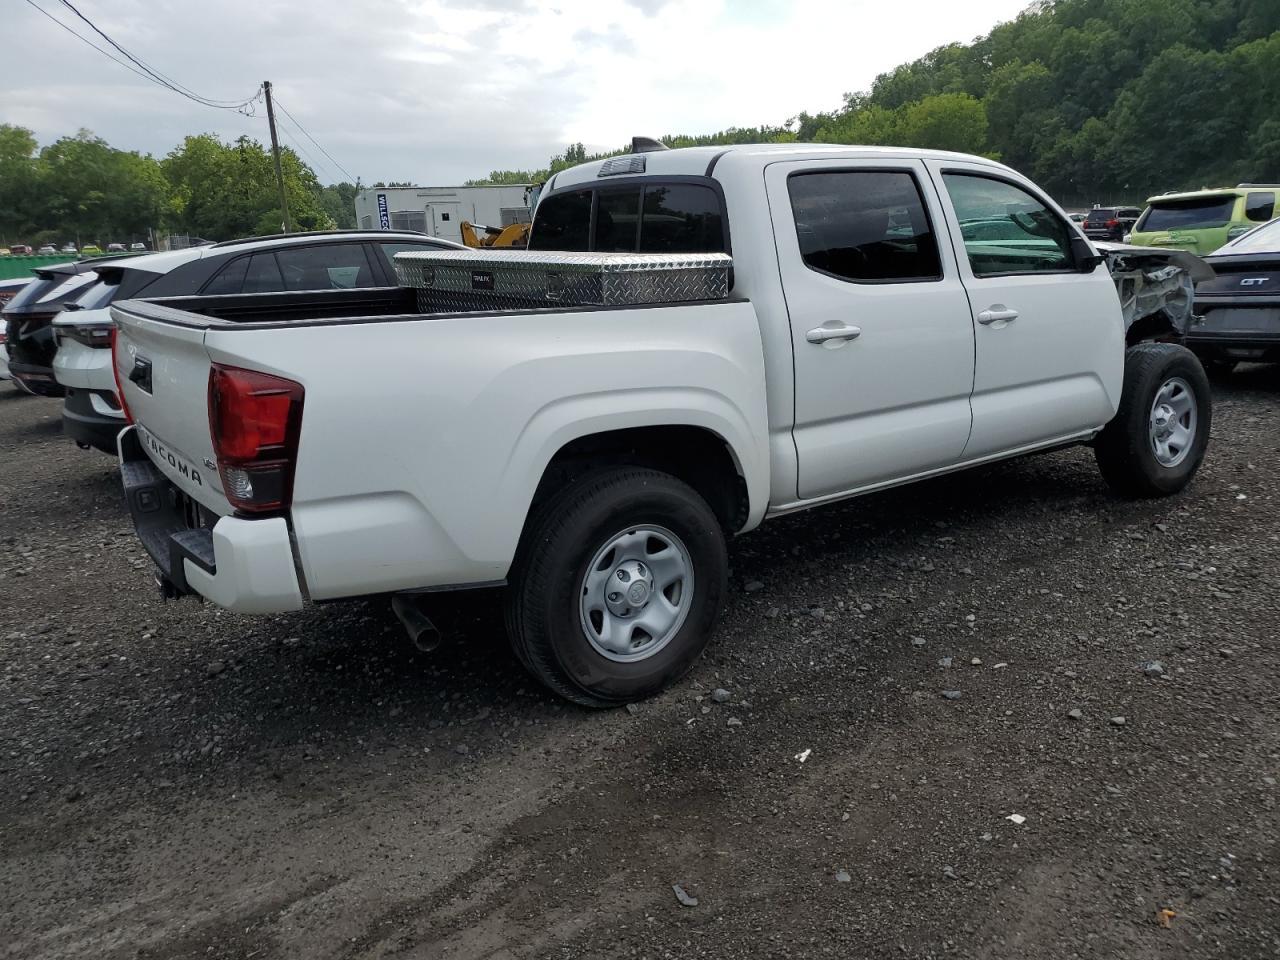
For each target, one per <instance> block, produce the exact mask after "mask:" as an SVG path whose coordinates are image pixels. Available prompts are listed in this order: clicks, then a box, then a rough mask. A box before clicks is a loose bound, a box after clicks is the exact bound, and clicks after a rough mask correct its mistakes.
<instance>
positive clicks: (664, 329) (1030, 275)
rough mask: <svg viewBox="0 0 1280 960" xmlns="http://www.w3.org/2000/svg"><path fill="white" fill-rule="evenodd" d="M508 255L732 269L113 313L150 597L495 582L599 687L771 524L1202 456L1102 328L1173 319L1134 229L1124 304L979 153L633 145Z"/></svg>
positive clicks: (1137, 473) (1168, 292) (681, 618)
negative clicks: (983, 479) (633, 285)
mask: <svg viewBox="0 0 1280 960" xmlns="http://www.w3.org/2000/svg"><path fill="white" fill-rule="evenodd" d="M530 247H531V249H532V250H534V251H560V250H563V251H570V252H571V253H569V254H566V255H565V259H566V263H567V262H568V261H569V260H574V261H575V262H578V263H580V262H584V261H585V262H588V263H590V262H591V259H592V257H596V258H598V259H600V260H602V261H607V260H608V259H609V256H610V255H611V254H619V253H621V254H626V255H630V256H631V257H632V258H633V260H634V259H636V258H637V257H638V258H639V262H640V263H641V264H642V265H643V263H645V262H647V261H645V260H644V257H645V256H646V255H652V258H653V259H654V261H655V263H656V262H657V261H661V260H663V258H664V257H668V256H670V255H674V254H700V255H707V256H706V257H705V258H704V259H705V260H706V261H707V262H708V263H710V264H712V266H714V265H715V263H716V261H717V258H716V257H715V256H713V255H714V254H717V253H720V254H728V255H730V256H731V258H732V260H731V264H732V267H731V273H730V274H729V279H728V282H727V283H726V287H727V290H726V291H725V292H724V293H723V295H716V296H712V297H709V298H705V299H700V300H694V301H685V302H657V303H655V302H644V303H639V302H637V303H634V304H623V305H612V306H603V307H601V306H594V307H592V306H580V305H565V304H564V303H562V302H561V303H558V302H557V301H556V300H555V299H554V298H556V297H560V296H561V295H562V294H561V292H560V290H559V289H558V288H557V290H556V291H555V292H553V291H552V290H551V288H550V287H548V289H547V290H546V292H545V296H546V297H547V298H550V299H547V300H546V301H545V302H540V303H536V304H533V305H530V304H529V303H527V302H524V303H521V304H519V305H514V306H495V307H493V308H491V309H484V310H478V309H475V308H474V304H472V306H471V307H470V308H468V307H466V306H460V307H458V308H457V309H453V310H440V309H434V310H428V309H424V308H423V306H422V303H421V301H420V299H419V298H418V297H416V296H415V294H416V293H421V291H415V290H412V289H408V288H402V289H391V290H380V291H371V290H347V291H331V292H326V293H323V294H320V295H316V294H262V295H253V296H232V297H187V298H176V299H170V300H158V301H138V300H134V301H124V302H119V303H116V304H114V305H113V306H112V309H111V312H112V316H113V317H114V319H115V321H116V324H117V327H118V335H117V340H116V344H115V355H114V367H115V371H116V376H117V378H118V382H119V384H120V386H121V387H122V390H121V393H122V396H123V398H124V401H125V403H126V405H127V408H128V411H129V413H130V415H131V418H132V421H133V423H134V424H135V425H134V426H130V427H128V428H126V429H125V430H124V431H123V432H122V433H121V435H120V440H119V446H120V455H121V461H122V475H123V480H124V486H125V489H126V493H127V497H128V502H129V507H130V510H131V512H132V514H133V517H134V520H135V524H136V526H137V528H138V531H139V535H140V536H141V537H142V539H143V541H144V543H145V544H146V546H147V549H148V551H149V553H150V554H151V556H152V557H153V559H154V560H155V561H156V564H157V566H158V568H159V574H158V579H159V580H160V583H161V587H162V590H163V591H164V592H165V593H166V594H169V595H173V594H189V593H190V594H197V595H200V596H202V597H205V598H207V599H209V600H212V601H213V602H215V603H217V604H220V605H221V606H223V607H226V608H229V609H231V610H236V611H241V612H245V613H269V612H281V611H289V610H296V609H299V608H300V607H302V606H303V604H304V603H307V602H309V601H329V600H337V599H340V598H351V597H366V596H370V595H387V596H390V597H391V598H392V600H393V604H394V605H395V607H396V610H397V613H398V614H399V615H400V617H401V619H402V620H403V621H404V622H405V625H406V627H408V628H409V630H410V633H411V635H416V636H417V637H418V639H419V640H420V641H421V642H423V643H430V642H431V641H432V639H433V628H432V626H431V624H430V621H429V619H428V618H427V617H426V616H425V614H424V612H423V610H422V604H423V602H424V601H425V600H428V599H429V596H430V594H431V593H432V592H433V591H440V590H452V589H463V588H468V587H477V586H494V585H504V584H505V586H506V598H507V599H506V603H507V622H508V626H509V631H510V635H511V641H512V644H513V646H514V648H515V651H516V653H517V655H518V656H519V657H520V659H521V660H522V662H524V664H525V665H526V666H527V667H528V668H529V669H530V670H531V671H532V672H533V673H534V674H535V675H536V676H537V677H538V678H539V679H541V680H542V681H543V682H545V683H546V684H547V685H548V686H550V687H551V688H552V689H554V690H556V691H557V692H559V693H560V694H562V695H563V696H565V697H567V698H569V699H571V700H574V701H576V702H578V703H582V704H587V705H594V706H609V705H615V704H620V703H624V702H627V701H631V700H634V699H637V698H641V697H644V696H647V695H649V694H652V693H653V692H655V691H657V690H658V689H660V688H662V687H663V686H664V685H666V684H669V683H670V682H671V681H672V680H673V679H674V678H676V677H678V676H679V675H680V674H681V673H683V672H684V671H685V670H686V669H687V668H688V667H689V666H690V664H691V663H692V662H693V661H694V660H695V658H696V657H697V656H698V654H699V653H700V652H701V651H702V649H703V648H704V646H705V645H706V643H707V639H708V636H709V635H710V633H711V631H712V628H713V626H714V624H715V622H716V619H717V617H718V614H719V612H720V609H721V607H722V605H723V603H724V601H725V594H726V585H727V581H726V546H725V543H726V538H727V537H729V536H731V535H734V534H740V533H745V532H747V531H750V530H751V529H753V528H754V527H756V526H757V525H759V524H760V523H761V522H762V521H764V520H765V519H767V518H770V517H776V516H780V515H783V514H787V513H791V512H793V511H797V510H804V509H808V508H810V507H816V506H820V505H822V504H826V503H831V502H833V501H837V500H843V499H845V498H848V497H853V496H857V495H860V494H864V493H869V492H871V491H875V490H882V489H884V488H886V487H890V486H893V485H895V484H902V483H907V482H910V481H912V480H919V479H922V478H925V477H932V476H937V475H939V474H942V473H946V472H948V471H952V470H958V469H961V468H964V467H969V466H973V465H976V464H983V463H989V462H991V461H993V460H998V459H1001V458H1005V457H1013V456H1018V455H1021V454H1027V453H1033V452H1036V451H1044V450H1050V449H1054V448H1058V447H1063V446H1067V445H1071V444H1090V445H1092V447H1093V449H1094V452H1095V455H1096V458H1097V461H1098V464H1099V467H1100V468H1101V470H1102V473H1103V475H1104V476H1105V477H1106V479H1107V480H1108V481H1109V482H1110V483H1111V484H1112V486H1113V487H1115V488H1116V489H1117V490H1118V491H1119V492H1121V493H1122V494H1124V495H1129V496H1159V495H1165V494H1171V493H1175V492H1177V491H1179V490H1181V489H1182V488H1183V487H1184V486H1185V485H1186V484H1187V483H1188V482H1189V481H1190V479H1191V477H1192V475H1193V474H1194V473H1195V471H1196V469H1197V468H1198V467H1199V465H1200V463H1201V460H1202V459H1203V457H1204V453H1205V447H1206V444H1207V442H1208V437H1209V427H1210V413H1211V411H1210V391H1209V387H1208V384H1207V381H1206V378H1205V375H1204V372H1203V370H1202V369H1201V367H1200V364H1199V363H1198V362H1197V360H1196V358H1195V357H1194V356H1193V355H1192V354H1191V353H1189V352H1188V351H1187V350H1185V349H1183V348H1182V347H1180V346H1177V345H1175V344H1173V343H1169V342H1152V341H1151V340H1147V341H1146V342H1142V343H1136V344H1135V343H1132V342H1128V341H1132V340H1133V339H1135V333H1134V331H1136V330H1139V329H1141V330H1142V331H1144V332H1143V333H1142V334H1141V336H1142V337H1144V338H1146V337H1152V336H1156V337H1158V336H1159V335H1160V333H1161V331H1162V330H1165V329H1166V328H1168V329H1173V328H1175V327H1176V326H1177V324H1178V323H1179V322H1185V320H1186V317H1187V316H1188V315H1189V312H1190V305H1189V301H1188V300H1187V298H1186V297H1185V292H1186V291H1187V290H1189V289H1190V284H1189V282H1180V281H1178V280H1177V278H1176V276H1174V275H1175V274H1176V273H1177V270H1170V269H1167V268H1163V269H1159V268H1160V266H1161V261H1160V260H1159V256H1160V255H1156V260H1155V261H1154V262H1155V264H1156V268H1153V269H1151V270H1148V269H1147V266H1150V263H1148V264H1147V266H1143V263H1142V255H1141V253H1140V252H1129V253H1128V254H1126V255H1125V256H1126V257H1127V259H1123V258H1122V259H1120V260H1118V261H1116V262H1114V263H1113V264H1112V267H1113V269H1114V270H1116V271H1117V272H1118V275H1123V277H1124V279H1123V282H1121V283H1120V284H1119V285H1120V286H1121V287H1122V290H1121V293H1120V295H1118V294H1117V281H1116V280H1113V277H1112V275H1111V273H1110V272H1109V271H1108V269H1107V268H1106V267H1104V266H1103V264H1104V262H1106V261H1107V257H1106V256H1104V255H1102V254H1099V252H1098V250H1097V248H1095V247H1094V246H1093V245H1092V244H1091V243H1090V242H1089V241H1088V240H1087V239H1086V238H1085V237H1084V236H1083V234H1081V232H1080V231H1079V229H1078V228H1077V227H1076V226H1075V225H1074V224H1072V223H1071V221H1070V220H1069V219H1068V218H1067V216H1066V214H1064V213H1063V211H1062V210H1061V209H1060V208H1059V207H1058V206H1057V205H1056V204H1055V203H1054V202H1053V201H1052V200H1050V199H1049V198H1047V197H1046V196H1045V194H1044V193H1043V192H1042V191H1040V190H1039V189H1037V187H1036V186H1035V185H1034V184H1032V183H1030V182H1029V181H1028V180H1026V179H1025V178H1024V177H1022V176H1020V175H1019V174H1018V173H1016V172H1015V171H1013V170H1011V169H1009V168H1007V167H1004V166H1002V165H1000V164H998V163H994V162H991V161H988V160H984V159H980V158H977V157H970V156H962V155H958V154H947V153H933V152H926V151H918V150H902V149H889V148H863V147H841V146H831V147H824V146H814V145H802V144H791V145H776V146H763V147H755V146H741V147H731V148H727V149H725V148H693V149H686V150H672V151H659V150H649V151H647V152H640V153H635V154H632V155H629V156H624V157H621V158H615V159H613V160H608V161H602V162H593V163H588V164H584V165H582V166H579V167H575V168H573V169H570V170H566V171H563V172H561V173H559V174H557V175H556V176H555V177H554V178H553V179H552V180H551V182H549V183H548V184H547V187H546V189H545V190H544V192H543V195H542V198H541V200H540V203H539V206H538V210H537V212H536V216H535V219H534V224H533V229H532V233H531V238H530ZM486 255H487V254H486V253H485V252H484V251H476V252H475V253H473V254H464V255H461V256H470V257H472V258H474V260H475V261H476V262H477V263H480V261H481V259H482V258H483V257H485V256H486ZM419 256H427V257H430V256H434V255H419ZM441 256H442V257H444V258H446V259H447V258H449V257H455V258H456V257H458V256H459V255H458V254H444V255H441ZM505 256H506V262H508V263H510V262H512V261H511V258H513V257H519V256H520V254H519V253H508V254H506V255H505ZM397 259H398V260H399V259H400V258H397ZM550 259H551V260H552V261H553V262H554V259H555V258H554V257H551V258H550ZM719 260H720V261H723V262H725V263H727V262H729V261H728V260H727V258H725V257H720V258H719ZM1113 260H1114V257H1113ZM494 263H495V264H497V265H498V266H501V260H500V259H499V260H495V261H494ZM480 265H481V266H483V264H482V263H481V264H480ZM417 266H418V267H421V266H422V264H418V265H417ZM655 269H656V267H655ZM426 272H427V273H432V271H431V270H427V271H426ZM421 273H422V270H419V275H421ZM432 275H434V274H432ZM495 275H499V276H500V275H501V274H500V271H492V272H491V271H487V270H482V269H477V270H476V271H475V272H474V273H473V274H472V278H473V284H474V288H475V291H476V293H477V296H479V297H481V298H482V299H483V297H484V296H485V295H487V294H488V293H492V292H494V291H495V281H494V277H495ZM404 276H405V273H404V271H402V278H403V277H404ZM1144 276H1146V277H1147V278H1148V279H1149V280H1150V281H1151V284H1152V285H1151V286H1150V289H1148V290H1147V291H1146V298H1147V299H1146V301H1144V302H1146V303H1147V309H1146V311H1145V312H1144V313H1143V315H1142V316H1141V317H1135V316H1134V313H1133V304H1134V303H1135V302H1137V301H1139V300H1141V299H1142V296H1143V295H1144V294H1143V292H1142V291H1141V290H1138V289H1137V287H1141V286H1142V283H1143V279H1142V278H1143V277H1144ZM1171 277H1172V278H1173V279H1171ZM501 286H502V284H501V282H499V283H498V284H497V287H498V288H501ZM1153 291H1154V294H1153ZM500 292H501V290H500V289H498V290H497V293H500ZM1153 295H1154V296H1155V298H1156V300H1157V301H1159V302H1157V303H1156V305H1155V307H1154V308H1153V307H1151V301H1152V296H1153ZM1161 298H1163V299H1161ZM649 299H650V300H652V299H653V298H652V296H650V298H649ZM495 302H497V303H501V300H500V298H499V299H498V300H497V301H495ZM1136 320H1139V321H1141V322H1140V323H1139V322H1135V321H1136ZM1153 324H1154V325H1153ZM1127 330H1128V331H1129V334H1128V336H1127V333H1126V331H1127Z"/></svg>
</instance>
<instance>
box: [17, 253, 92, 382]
mask: <svg viewBox="0 0 1280 960" xmlns="http://www.w3.org/2000/svg"><path fill="white" fill-rule="evenodd" d="M91 262H92V261H85V262H83V263H59V264H56V265H54V266H52V267H42V268H40V269H39V270H36V271H35V276H33V277H32V279H31V280H30V281H28V282H27V285H26V286H24V287H23V288H22V289H21V290H20V291H19V292H18V293H17V294H16V295H15V296H14V297H13V298H11V299H10V300H9V301H8V303H6V304H5V305H4V312H3V314H2V315H0V316H3V320H4V333H5V347H6V348H7V349H8V351H9V376H10V377H12V378H13V382H14V383H16V384H17V385H18V386H19V387H21V388H22V389H23V390H25V391H27V393H34V394H36V395H37V396H41V397H60V396H62V395H63V394H64V393H65V390H63V388H62V385H61V384H59V383H58V381H57V380H55V379H54V377H53V355H54V353H55V351H56V350H57V346H56V344H55V343H54V337H53V327H52V323H53V318H54V317H56V316H57V315H58V314H59V313H61V312H62V309H63V307H65V306H66V305H67V303H69V302H70V301H72V300H75V299H76V298H77V297H79V296H80V295H81V294H82V293H84V291H85V289H86V288H87V287H88V285H89V284H90V283H92V282H93V279H94V273H93V269H94V268H93V267H92V266H90V265H89V264H90V263H91Z"/></svg>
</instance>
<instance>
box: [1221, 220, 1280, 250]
mask: <svg viewBox="0 0 1280 960" xmlns="http://www.w3.org/2000/svg"><path fill="white" fill-rule="evenodd" d="M1226 250H1230V251H1231V252H1232V253H1246V252H1250V251H1258V252H1264V253H1280V219H1276V220H1272V221H1271V222H1270V223H1265V224H1263V225H1262V226H1260V227H1258V229H1256V230H1252V231H1250V232H1249V233H1246V234H1245V235H1244V236H1243V237H1237V238H1236V239H1235V240H1232V241H1231V242H1230V243H1228V244H1227V246H1226ZM1224 252H1225V251H1224Z"/></svg>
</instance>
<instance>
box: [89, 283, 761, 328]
mask: <svg viewBox="0 0 1280 960" xmlns="http://www.w3.org/2000/svg"><path fill="white" fill-rule="evenodd" d="M726 302H742V298H729V300H724V299H719V300H698V301H688V302H686V303H684V304H682V306H683V305H697V304H711V303H726ZM662 306H670V304H664V303H652V304H627V305H618V306H599V305H584V306H574V305H567V304H561V305H554V304H548V305H547V306H546V307H501V308H488V309H465V308H463V307H461V306H460V307H458V308H457V309H436V310H433V311H431V312H426V311H424V310H422V309H421V308H420V307H419V298H418V296H417V291H416V290H412V289H410V288H408V287H376V288H368V289H359V290H324V291H320V292H316V291H298V292H294V291H288V292H285V293H238V294H222V295H218V296H198V295H197V296H189V297H157V298H155V299H147V300H122V301H120V302H118V303H116V304H113V305H112V310H113V311H119V312H122V313H127V314H130V315H133V316H137V317H143V318H146V319H148V320H159V321H161V322H164V323H172V324H178V325H180V326H184V327H194V328H197V329H208V328H210V327H219V328H235V327H241V328H244V329H265V328H278V327H282V326H299V325H306V326H312V325H317V324H332V323H379V322H388V321H396V320H422V319H428V318H430V317H444V316H452V317H459V316H476V317H488V316H494V315H503V316H508V315H513V314H550V313H581V312H587V311H594V312H599V311H607V310H639V309H644V308H646V307H662Z"/></svg>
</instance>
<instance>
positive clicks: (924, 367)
mask: <svg viewBox="0 0 1280 960" xmlns="http://www.w3.org/2000/svg"><path fill="white" fill-rule="evenodd" d="M765 185H766V189H767V191H768V196H769V208H770V212H771V215H772V218H773V228H774V236H775V238H776V243H777V249H778V267H779V270H780V272H781V277H782V287H783V291H784V293H785V296H786V302H787V312H788V315H789V318H790V326H791V336H792V349H793V356H794V363H795V427H794V434H793V435H794V439H795V445H796V453H797V457H798V465H799V477H798V484H797V486H798V489H797V494H798V496H799V498H800V499H803V500H808V499H813V498H817V497H823V496H828V495H834V494H838V493H842V492H846V491H851V490H855V489H858V488H863V487H868V486H872V485H875V484H877V483H883V482H886V481H892V480H899V479H905V478H907V477H910V476H913V475H916V474H920V473H926V472H928V471H931V470H936V469H939V468H943V467H946V466H948V465H950V464H953V463H955V462H956V461H958V460H959V459H960V454H961V452H962V451H963V450H964V446H965V443H966V441H967V440H968V439H969V427H970V414H969V393H970V391H971V389H972V387H973V323H972V320H971V319H970V313H969V301H968V299H967V298H966V296H965V291H964V287H963V286H962V285H961V281H960V275H959V272H958V269H957V264H956V259H955V256H954V252H953V250H952V248H951V245H950V244H949V243H947V242H945V240H944V241H943V242H939V230H940V224H941V208H940V204H939V200H938V196H937V193H936V191H935V190H934V188H933V186H932V184H931V183H930V180H929V177H928V174H927V173H926V171H925V168H924V166H923V164H921V163H920V161H918V160H897V161H888V162H885V161H879V160H878V161H875V162H871V161H850V160H821V161H790V162H781V163H773V164H770V165H769V166H768V167H767V168H766V170H765ZM942 235H943V236H944V237H945V232H944V233H943V234H942Z"/></svg>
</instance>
